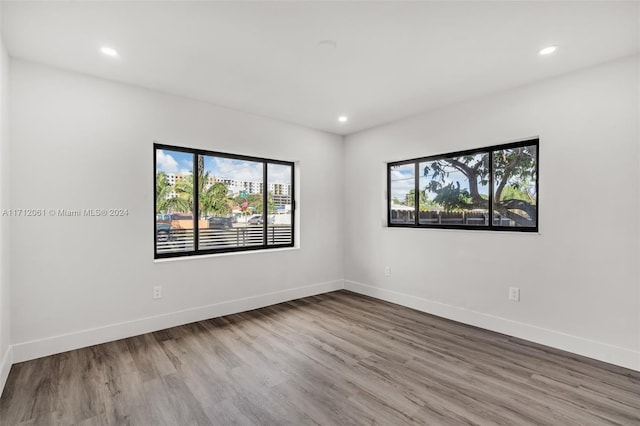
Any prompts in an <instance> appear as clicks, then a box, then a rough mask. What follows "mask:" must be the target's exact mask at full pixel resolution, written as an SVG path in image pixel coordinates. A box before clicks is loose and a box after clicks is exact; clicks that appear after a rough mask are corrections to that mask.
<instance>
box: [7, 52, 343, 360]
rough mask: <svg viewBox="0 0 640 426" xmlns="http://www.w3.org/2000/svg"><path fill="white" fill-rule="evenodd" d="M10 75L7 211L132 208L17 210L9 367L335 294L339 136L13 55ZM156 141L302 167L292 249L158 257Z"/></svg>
mask: <svg viewBox="0 0 640 426" xmlns="http://www.w3.org/2000/svg"><path fill="white" fill-rule="evenodd" d="M10 71H11V74H10V77H11V89H12V92H11V95H12V98H11V112H12V116H11V120H12V121H11V124H12V148H13V151H12V180H11V191H12V204H13V206H14V207H16V208H40V209H51V208H54V209H58V208H67V209H82V208H125V209H128V210H129V216H128V217H123V218H117V217H116V218H95V217H93V218H92V217H31V218H14V220H13V224H12V225H13V236H14V238H13V239H12V245H11V250H12V295H11V302H12V307H13V313H12V329H11V331H12V343H13V344H14V361H15V362H17V361H19V360H23V359H29V358H33V357H35V356H40V355H44V354H48V353H54V352H59V351H61V350H67V349H70V348H72V347H80V346H86V345H88V344H94V343H97V342H98V341H106V340H112V339H115V338H119V337H123V336H127V335H132V334H136V333H142V332H145V331H148V330H153V329H160V328H164V327H168V326H171V325H175V324H180V323H184V322H187V321H194V320H197V319H201V318H208V317H212V316H217V315H222V314H225V313H229V312H236V311H242V310H246V309H251V308H254V307H258V306H263V305H266V304H270V303H277V302H279V301H282V300H288V299H292V298H297V297H304V296H306V295H309V294H314V293H318V292H324V291H329V290H333V289H337V288H342V276H343V270H342V258H343V249H342V221H341V220H340V219H341V216H342V206H341V204H340V203H339V202H338V201H339V200H340V199H341V198H342V195H341V191H342V180H343V178H342V170H343V158H342V139H341V138H340V137H338V136H334V135H329V134H326V133H322V132H318V131H314V130H309V129H305V128H302V127H298V126H294V125H289V124H285V123H281V122H278V121H274V120H271V119H267V118H262V117H257V116H253V115H249V114H244V113H241V112H236V111H231V110H227V109H223V108H218V107H215V106H212V105H209V104H205V103H201V102H197V101H192V100H188V99H184V98H180V97H175V96H170V95H165V94H160V93H157V92H153V91H149V90H144V89H140V88H135V87H132V86H125V85H122V84H117V83H113V82H108V81H105V80H100V79H96V78H91V77H86V76H82V75H79V74H73V73H69V72H65V71H60V70H56V69H53V68H48V67H44V66H40V65H36V64H32V63H27V62H22V61H18V60H12V61H11V70H10ZM212 84H215V82H212ZM154 140H157V141H159V142H161V143H165V144H176V145H183V146H187V147H196V148H203V149H211V150H216V151H222V152H230V153H236V154H244V155H252V156H258V157H266V158H275V159H282V160H289V161H297V162H299V181H297V182H296V184H297V188H298V189H299V198H298V202H299V207H300V209H299V212H300V238H301V240H300V241H301V245H300V248H299V249H289V250H283V251H270V252H268V253H265V252H263V253H243V254H235V255H222V256H217V257H206V258H191V259H180V260H173V261H165V262H154V260H153V238H154V233H153V232H154V231H153V214H154V205H153V175H154V170H155V169H154V167H155V166H154V164H153V157H152V154H153V150H152V144H153V141H154ZM154 285H162V286H163V298H162V299H160V300H152V299H151V291H152V286H154Z"/></svg>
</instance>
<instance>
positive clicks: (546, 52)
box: [538, 46, 558, 56]
mask: <svg viewBox="0 0 640 426" xmlns="http://www.w3.org/2000/svg"><path fill="white" fill-rule="evenodd" d="M556 50H558V46H549V47H545V48H544V49H540V51H539V52H538V55H541V56H544V55H551V54H552V53H553V52H555V51H556Z"/></svg>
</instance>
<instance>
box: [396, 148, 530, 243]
mask: <svg viewBox="0 0 640 426" xmlns="http://www.w3.org/2000/svg"><path fill="white" fill-rule="evenodd" d="M538 148H539V140H538V139H532V140H527V141H523V142H516V143H510V144H504V145H496V146H491V147H487V148H479V149H474V150H468V151H458V152H453V153H448V154H441V155H434V156H430V157H423V158H416V159H412V160H405V161H397V162H393V163H389V164H388V167H387V224H388V226H392V227H396V226H397V227H420V228H451V229H484V230H496V231H525V232H527V231H528V232H537V231H538ZM490 212H491V213H490Z"/></svg>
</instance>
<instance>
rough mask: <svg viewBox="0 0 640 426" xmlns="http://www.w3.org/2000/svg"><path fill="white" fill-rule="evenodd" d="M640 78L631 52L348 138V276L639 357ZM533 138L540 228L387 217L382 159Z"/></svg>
mask: <svg viewBox="0 0 640 426" xmlns="http://www.w3.org/2000/svg"><path fill="white" fill-rule="evenodd" d="M639 89H640V85H639V73H638V58H637V57H632V58H626V59H622V60H619V61H615V62H612V63H608V64H604V65H601V66H598V67H595V68H591V69H588V70H583V71H581V72H577V73H573V74H570V75H565V76H562V77H558V78H554V79H550V80H546V81H542V82H539V83H537V84H534V85H530V86H526V87H521V88H518V89H514V90H510V91H506V92H502V93H499V94H496V95H494V96H490V97H485V98H481V99H475V100H472V101H469V102H465V103H462V104H458V105H454V106H451V107H448V108H446V109H441V110H438V111H433V112H429V113H425V114H422V115H419V116H416V117H411V118H409V119H406V120H403V121H399V122H394V123H391V124H389V125H386V126H382V127H379V128H376V129H372V130H369V131H365V132H362V133H358V134H354V135H351V136H348V137H347V138H346V140H345V182H346V187H345V194H348V195H346V196H345V215H346V218H345V256H346V259H345V286H346V288H350V289H353V290H355V291H361V292H364V293H367V294H371V295H375V296H377V297H382V298H386V299H389V300H394V301H397V302H399V303H404V304H409V305H412V306H414V307H417V308H419V309H423V310H426V311H429V312H434V313H437V314H439V315H442V316H448V317H450V318H453V319H457V320H460V321H464V322H469V323H472V324H474V325H479V326H483V327H486V328H492V329H495V330H497V331H502V332H506V333H509V334H513V335H517V336H520V337H524V338H529V339H531V340H536V341H539V342H541V343H546V344H549V345H551V346H557V347H561V348H562V349H566V350H572V351H575V352H578V353H583V354H585V355H588V356H593V357H597V358H600V359H605V360H607V361H610V362H615V363H620V364H624V365H626V366H631V367H632V368H637V369H640V351H639V349H640V342H639V339H640V305H639V300H640V297H639V287H640V285H639V266H638V255H639V252H638V241H639V233H638V229H639V228H638V207H639V206H638V194H639V189H640V188H639V186H638V177H639V176H638V174H639V168H638V146H639V143H638V105H639ZM533 137H539V138H540V164H539V166H540V178H539V183H540V185H539V196H540V199H539V203H540V204H539V225H540V232H539V233H517V232H487V231H482V232H481V231H465V230H434V229H398V228H388V227H386V225H385V221H386V213H385V212H386V210H385V196H386V195H385V191H386V176H385V173H386V166H385V164H386V163H387V162H390V161H397V160H404V159H410V158H416V157H422V156H428V155H435V154H443V153H447V152H453V151H458V150H465V149H472V148H479V147H485V146H491V145H497V144H502V143H508V142H513V141H517V140H525V139H529V138H533ZM386 266H389V267H390V268H391V275H390V276H385V274H384V268H385V267H386ZM510 286H514V287H519V288H520V289H521V301H520V302H519V303H515V302H511V301H509V300H508V297H507V296H508V288H509V287H510ZM609 352H611V353H616V354H617V355H611V356H609V355H608V354H609Z"/></svg>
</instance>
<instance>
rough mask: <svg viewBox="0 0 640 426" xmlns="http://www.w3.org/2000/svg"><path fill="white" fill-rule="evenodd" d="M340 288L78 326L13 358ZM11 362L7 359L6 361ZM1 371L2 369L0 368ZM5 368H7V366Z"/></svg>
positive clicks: (24, 347) (19, 347)
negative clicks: (82, 326)
mask: <svg viewBox="0 0 640 426" xmlns="http://www.w3.org/2000/svg"><path fill="white" fill-rule="evenodd" d="M343 288H344V283H343V280H335V281H329V282H324V283H320V284H313V285H309V286H304V287H297V288H292V289H287V290H283V291H277V292H273V293H266V294H261V295H258V296H253V297H247V298H243V299H236V300H230V301H227V302H221V303H215V304H212V305H207V306H199V307H196V308H191V309H185V310H182V311H177V312H171V313H167V314H162V315H156V316H152V317H147V318H140V319H137V320H133V321H126V322H121V323H117V324H110V325H107V326H104V327H98V328H91V329H86V330H80V331H77V332H73V333H68V334H62V335H59V336H52V337H47V338H44V339H38V340H32V341H30V342H23V343H17V344H14V345H13V346H12V349H13V355H12V357H13V362H14V363H16V362H22V361H28V360H31V359H35V358H40V357H43V356H47V355H53V354H56V353H61V352H66V351H70V350H73V349H79V348H84V347H87V346H92V345H97V344H100V343H105V342H111V341H114V340H119V339H124V338H127V337H132V336H137V335H139V334H144V333H150V332H153V331H158V330H163V329H165V328H170V327H175V326H178V325H183V324H188V323H191V322H195V321H202V320H205V319H209V318H216V317H220V316H223V315H230V314H235V313H238V312H245V311H250V310H252V309H258V308H263V307H265V306H270V305H275V304H277V303H282V302H287V301H289V300H295V299H301V298H303V297H308V296H314V295H316V294H321V293H328V292H330V291H335V290H341V289H343ZM3 366H4V364H3ZM9 366H11V363H9ZM2 371H3V372H4V370H2ZM7 372H8V370H7Z"/></svg>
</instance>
